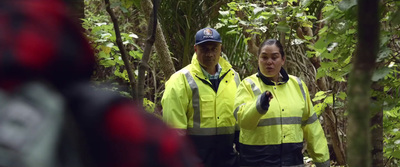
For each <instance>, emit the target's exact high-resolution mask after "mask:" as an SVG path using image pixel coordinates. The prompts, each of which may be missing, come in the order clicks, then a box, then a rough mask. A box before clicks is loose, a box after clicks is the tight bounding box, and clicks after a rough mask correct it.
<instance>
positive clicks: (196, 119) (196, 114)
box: [182, 69, 200, 129]
mask: <svg viewBox="0 0 400 167" xmlns="http://www.w3.org/2000/svg"><path fill="white" fill-rule="evenodd" d="M182 72H183V73H184V74H185V76H186V80H187V81H188V83H189V86H190V89H192V104H193V110H194V111H193V128H195V129H196V128H200V95H199V87H198V86H197V84H196V82H195V81H194V79H193V77H192V75H191V74H190V72H189V70H187V69H182Z"/></svg>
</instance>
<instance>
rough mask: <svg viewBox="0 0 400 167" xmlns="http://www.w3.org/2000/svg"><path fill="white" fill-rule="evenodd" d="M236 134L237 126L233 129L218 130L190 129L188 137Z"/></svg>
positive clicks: (232, 127)
mask: <svg viewBox="0 0 400 167" xmlns="http://www.w3.org/2000/svg"><path fill="white" fill-rule="evenodd" d="M233 133H235V126H231V127H218V128H188V129H187V134H188V135H200V136H208V135H227V134H233Z"/></svg>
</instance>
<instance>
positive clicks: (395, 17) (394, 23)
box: [390, 10, 400, 27]
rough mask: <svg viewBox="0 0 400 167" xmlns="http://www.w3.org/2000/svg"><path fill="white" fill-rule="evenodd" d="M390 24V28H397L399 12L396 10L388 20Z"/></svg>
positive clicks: (399, 18) (399, 17)
mask: <svg viewBox="0 0 400 167" xmlns="http://www.w3.org/2000/svg"><path fill="white" fill-rule="evenodd" d="M390 23H391V24H392V26H394V27H395V26H397V25H399V24H400V10H397V11H396V12H395V13H394V14H393V15H392V17H391V18H390Z"/></svg>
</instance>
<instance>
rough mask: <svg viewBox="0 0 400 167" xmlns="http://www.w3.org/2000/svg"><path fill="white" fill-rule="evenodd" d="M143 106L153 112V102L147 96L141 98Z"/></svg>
mask: <svg viewBox="0 0 400 167" xmlns="http://www.w3.org/2000/svg"><path fill="white" fill-rule="evenodd" d="M143 107H144V109H145V110H146V111H147V112H149V113H154V109H155V104H154V103H153V102H152V101H150V100H149V99H147V98H143Z"/></svg>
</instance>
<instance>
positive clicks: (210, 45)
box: [194, 42, 222, 68]
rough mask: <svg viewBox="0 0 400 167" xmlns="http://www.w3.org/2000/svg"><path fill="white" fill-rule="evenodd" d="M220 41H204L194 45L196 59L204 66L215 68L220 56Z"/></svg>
mask: <svg viewBox="0 0 400 167" xmlns="http://www.w3.org/2000/svg"><path fill="white" fill-rule="evenodd" d="M221 47H222V46H221V43H218V42H205V43H202V44H199V45H195V46H194V50H195V52H196V54H197V60H198V61H199V63H200V64H201V65H202V66H203V67H205V68H215V66H216V65H217V64H218V61H219V57H220V56H221Z"/></svg>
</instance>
